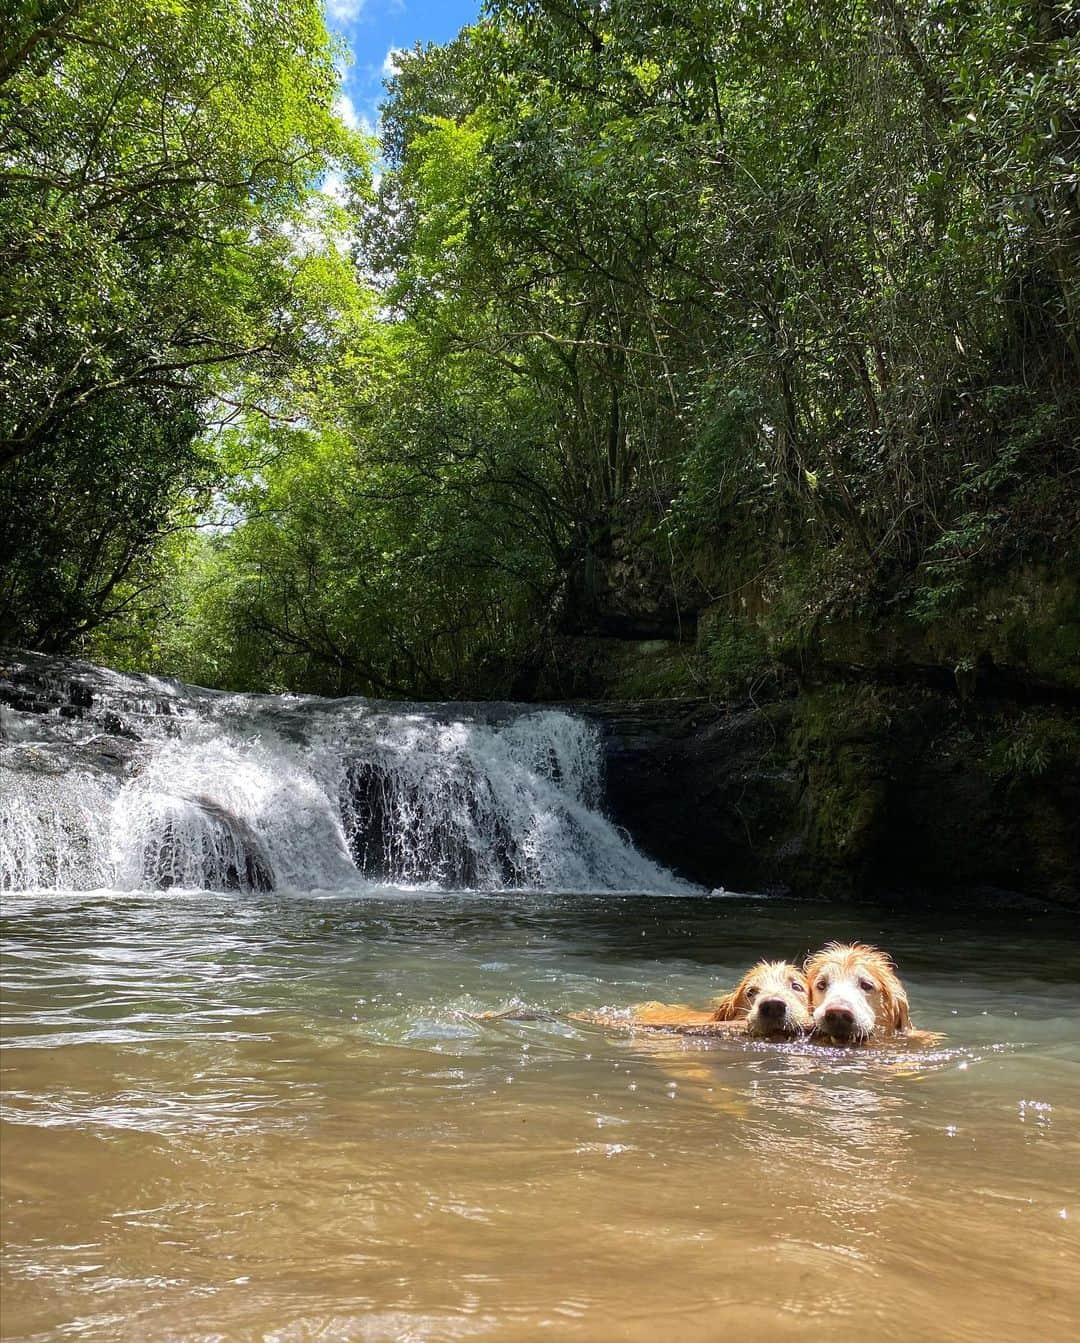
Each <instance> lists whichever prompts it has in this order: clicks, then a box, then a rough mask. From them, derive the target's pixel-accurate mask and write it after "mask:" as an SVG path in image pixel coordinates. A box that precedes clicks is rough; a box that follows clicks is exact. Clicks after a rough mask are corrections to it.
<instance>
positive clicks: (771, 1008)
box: [758, 998, 787, 1021]
mask: <svg viewBox="0 0 1080 1343" xmlns="http://www.w3.org/2000/svg"><path fill="white" fill-rule="evenodd" d="M786 1011H787V1003H785V1002H784V1000H783V998H762V1000H761V1003H760V1004H759V1006H758V1012H759V1013H760V1015H761V1016H763V1017H767V1018H768V1019H769V1020H770V1021H777V1020H779V1019H780V1018H781V1017H782V1016H783V1015H784V1014H785V1012H786Z"/></svg>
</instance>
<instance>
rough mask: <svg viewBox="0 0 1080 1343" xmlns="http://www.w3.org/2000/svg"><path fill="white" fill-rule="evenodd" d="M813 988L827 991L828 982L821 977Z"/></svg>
mask: <svg viewBox="0 0 1080 1343" xmlns="http://www.w3.org/2000/svg"><path fill="white" fill-rule="evenodd" d="M814 987H815V988H816V989H827V988H828V987H829V981H828V980H827V979H826V978H825V977H824V975H823V976H822V977H821V978H820V979H819V980H818V982H817V983H816V984H815V985H814Z"/></svg>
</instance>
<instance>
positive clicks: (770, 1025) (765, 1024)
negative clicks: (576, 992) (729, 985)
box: [590, 961, 813, 1040]
mask: <svg viewBox="0 0 1080 1343" xmlns="http://www.w3.org/2000/svg"><path fill="white" fill-rule="evenodd" d="M809 996H810V995H809V989H808V985H807V981H806V976H805V975H804V974H803V972H802V971H801V970H800V969H799V967H798V966H797V965H792V964H791V963H790V962H788V961H758V963H757V965H754V966H751V967H750V969H749V970H747V972H746V974H744V975H743V977H742V979H740V980H739V982H738V984H736V985H735V987H734V988H733V989H732V990H731V992H730V993H725V994H724V996H723V997H722V998H720V999H719V1000H718V1001H717V1002H716V1003H715V1004H714V1005H713V1007H712V1008H711V1009H705V1010H701V1009H695V1008H692V1007H686V1006H683V1005H682V1004H680V1003H655V1002H652V1003H638V1004H637V1005H636V1006H635V1007H633V1008H631V1010H630V1012H629V1014H628V1015H621V1016H619V1017H618V1018H615V1017H605V1018H604V1019H603V1020H604V1021H605V1023H609V1024H619V1025H622V1026H631V1027H634V1026H647V1027H651V1028H653V1029H654V1030H668V1031H679V1032H682V1033H684V1034H692V1035H712V1034H716V1035H724V1034H732V1035H734V1034H743V1033H745V1034H746V1035H749V1036H751V1037H752V1038H754V1039H757V1040H790V1039H793V1038H795V1037H797V1036H800V1035H804V1034H806V1032H808V1031H809V1030H810V1029H811V1027H812V1025H813V1022H812V1020H811V1016H810V1008H809ZM590 1019H591V1020H593V1021H599V1020H601V1019H600V1018H599V1017H592V1018H590Z"/></svg>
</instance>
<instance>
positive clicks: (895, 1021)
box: [882, 968, 911, 1031]
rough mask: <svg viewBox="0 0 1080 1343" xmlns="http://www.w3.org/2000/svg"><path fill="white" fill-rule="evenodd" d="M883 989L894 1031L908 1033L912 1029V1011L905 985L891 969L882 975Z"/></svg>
mask: <svg viewBox="0 0 1080 1343" xmlns="http://www.w3.org/2000/svg"><path fill="white" fill-rule="evenodd" d="M882 989H883V990H884V994H885V997H886V1000H887V1001H886V1006H887V1008H888V1012H889V1018H890V1022H891V1025H892V1028H893V1030H894V1031H906V1030H910V1028H911V1011H910V1009H909V1007H908V996H907V993H906V992H905V991H904V986H903V984H901V983H900V980H899V979H898V978H897V976H896V973H895V971H893V970H892V969H891V968H890V969H888V970H887V971H886V972H885V973H884V974H883V975H882Z"/></svg>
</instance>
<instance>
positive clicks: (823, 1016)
mask: <svg viewBox="0 0 1080 1343" xmlns="http://www.w3.org/2000/svg"><path fill="white" fill-rule="evenodd" d="M804 968H805V970H806V978H807V980H808V982H809V985H810V1010H811V1012H812V1013H813V1029H814V1034H815V1035H818V1036H827V1037H829V1038H830V1039H832V1040H835V1041H836V1042H837V1043H838V1044H859V1043H860V1042H862V1041H864V1040H868V1039H869V1038H870V1037H871V1036H872V1035H893V1034H895V1033H896V1032H897V1031H905V1030H907V1029H908V1027H909V1026H910V1025H911V1016H910V1014H909V1012H908V999H907V993H906V992H905V991H904V986H903V984H901V982H900V979H899V977H898V976H897V973H896V969H895V967H894V965H893V963H892V960H891V959H890V958H889V957H888V956H887V955H886V954H885V953H884V952H883V951H878V950H877V948H876V947H868V946H865V945H864V944H863V943H861V942H850V943H844V942H830V943H828V945H827V946H825V947H823V948H822V950H821V951H818V952H815V953H814V955H813V956H811V957H810V958H809V959H808V960H807V962H806V965H805V967H804Z"/></svg>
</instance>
